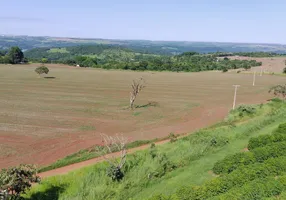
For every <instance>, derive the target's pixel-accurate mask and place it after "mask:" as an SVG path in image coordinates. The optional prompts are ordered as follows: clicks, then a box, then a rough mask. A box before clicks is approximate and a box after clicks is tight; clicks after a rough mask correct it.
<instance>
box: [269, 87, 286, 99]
mask: <svg viewBox="0 0 286 200" xmlns="http://www.w3.org/2000/svg"><path fill="white" fill-rule="evenodd" d="M269 93H273V94H274V95H275V96H276V97H278V98H279V97H280V98H281V97H282V98H283V99H285V97H286V84H285V85H276V86H274V87H271V88H270V90H269Z"/></svg>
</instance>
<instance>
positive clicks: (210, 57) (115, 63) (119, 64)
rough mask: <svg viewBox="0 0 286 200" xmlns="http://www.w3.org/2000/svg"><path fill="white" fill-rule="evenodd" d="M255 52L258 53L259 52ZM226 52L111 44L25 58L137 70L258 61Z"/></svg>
mask: <svg viewBox="0 0 286 200" xmlns="http://www.w3.org/2000/svg"><path fill="white" fill-rule="evenodd" d="M263 53H264V52H263ZM256 54H258V55H259V52H257V53H256ZM229 55H233V54H231V53H222V52H217V53H211V54H201V53H197V52H185V53H182V54H179V55H172V56H171V55H158V54H150V53H142V52H136V51H133V50H130V49H128V48H124V47H119V46H112V45H81V46H74V47H65V48H35V49H32V50H29V51H26V52H25V57H27V58H28V60H29V61H31V62H41V63H61V64H67V65H71V66H77V65H79V66H80V67H94V68H103V69H123V70H141V71H144V70H151V71H176V72H179V71H186V72H198V71H207V70H223V71H227V70H228V69H238V68H244V69H249V68H251V67H254V66H260V65H261V64H262V63H261V62H257V61H255V60H230V59H228V58H226V56H229ZM249 55H254V54H253V53H252V54H249ZM269 55H270V53H269ZM271 55H272V54H271ZM273 55H274V54H273ZM273 55H272V56H273ZM218 57H222V58H218Z"/></svg>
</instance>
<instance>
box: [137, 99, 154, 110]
mask: <svg viewBox="0 0 286 200" xmlns="http://www.w3.org/2000/svg"><path fill="white" fill-rule="evenodd" d="M157 106H159V103H158V102H156V101H150V102H148V103H147V104H143V105H137V106H136V107H135V108H148V107H157Z"/></svg>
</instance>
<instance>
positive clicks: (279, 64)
mask: <svg viewBox="0 0 286 200" xmlns="http://www.w3.org/2000/svg"><path fill="white" fill-rule="evenodd" d="M229 58H230V59H237V60H256V61H258V62H262V66H261V67H253V68H252V69H251V70H252V71H254V70H255V71H257V72H259V73H260V72H261V70H262V72H266V73H272V72H274V73H282V71H283V69H284V68H285V67H286V65H285V61H286V57H269V58H251V57H245V56H229Z"/></svg>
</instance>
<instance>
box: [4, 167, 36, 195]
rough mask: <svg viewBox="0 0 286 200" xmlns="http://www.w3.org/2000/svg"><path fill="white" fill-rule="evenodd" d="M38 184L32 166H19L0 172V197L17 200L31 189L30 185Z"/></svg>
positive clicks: (34, 169) (34, 168)
mask: <svg viewBox="0 0 286 200" xmlns="http://www.w3.org/2000/svg"><path fill="white" fill-rule="evenodd" d="M38 182H40V177H39V176H37V169H36V167H35V166H34V165H20V166H18V167H13V168H10V169H2V171H1V172H0V197H1V195H2V197H3V199H7V200H8V198H10V199H18V198H20V195H21V194H24V193H25V191H27V190H28V189H30V188H31V186H32V183H38Z"/></svg>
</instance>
